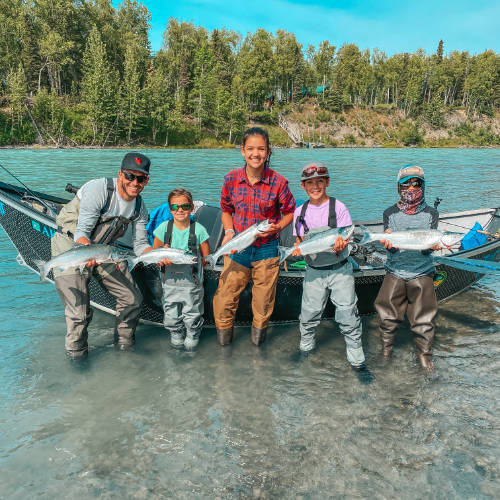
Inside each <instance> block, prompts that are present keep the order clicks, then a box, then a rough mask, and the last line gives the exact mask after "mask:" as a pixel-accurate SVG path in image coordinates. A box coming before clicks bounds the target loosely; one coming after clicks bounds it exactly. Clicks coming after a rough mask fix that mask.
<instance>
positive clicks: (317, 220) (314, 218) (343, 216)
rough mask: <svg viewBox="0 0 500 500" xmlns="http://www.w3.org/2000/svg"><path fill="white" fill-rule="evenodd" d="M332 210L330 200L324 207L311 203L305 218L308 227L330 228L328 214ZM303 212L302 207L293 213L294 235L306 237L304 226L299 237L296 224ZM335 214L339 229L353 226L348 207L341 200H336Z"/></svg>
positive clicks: (300, 229)
mask: <svg viewBox="0 0 500 500" xmlns="http://www.w3.org/2000/svg"><path fill="white" fill-rule="evenodd" d="M329 209H330V200H328V201H325V203H323V204H322V205H319V206H315V205H313V204H312V203H309V205H308V206H307V210H306V215H305V217H304V219H305V221H306V224H307V227H308V228H309V229H312V228H313V227H325V226H328V214H329ZM301 211H302V205H300V207H297V208H296V209H295V212H294V213H293V235H294V236H304V226H303V225H302V224H300V226H299V234H298V235H297V233H296V231H295V222H296V221H297V217H298V216H299V215H300V212H301ZM335 212H336V213H337V227H346V226H351V225H352V219H351V214H350V213H349V210H347V207H346V206H345V205H344V204H343V203H342V202H341V201H339V200H335Z"/></svg>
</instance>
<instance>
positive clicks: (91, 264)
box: [76, 236, 97, 267]
mask: <svg viewBox="0 0 500 500" xmlns="http://www.w3.org/2000/svg"><path fill="white" fill-rule="evenodd" d="M76 243H78V244H79V245H85V246H87V247H88V246H89V245H90V240H89V239H88V238H86V237H85V236H80V237H79V238H78V239H77V240H76ZM94 266H97V261H96V260H95V259H92V260H89V261H88V262H87V263H86V264H85V267H94Z"/></svg>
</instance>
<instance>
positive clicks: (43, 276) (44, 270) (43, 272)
mask: <svg viewBox="0 0 500 500" xmlns="http://www.w3.org/2000/svg"><path fill="white" fill-rule="evenodd" d="M33 262H34V263H35V266H36V267H38V270H39V272H40V282H46V281H48V279H47V275H48V274H49V271H50V268H48V267H47V262H45V261H44V260H34V261H33Z"/></svg>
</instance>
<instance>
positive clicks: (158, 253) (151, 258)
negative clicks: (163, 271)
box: [127, 247, 198, 270]
mask: <svg viewBox="0 0 500 500" xmlns="http://www.w3.org/2000/svg"><path fill="white" fill-rule="evenodd" d="M163 259H169V260H171V261H172V264H196V262H197V260H198V258H197V257H196V256H195V255H192V254H190V253H187V252H185V251H184V250H180V249H178V248H164V247H162V248H156V249H155V250H151V251H149V252H146V253H143V254H142V255H139V256H138V257H130V258H129V259H127V260H128V264H129V269H131V270H132V269H133V268H134V267H135V266H136V265H137V264H139V262H142V263H144V264H157V263H158V262H160V261H161V260H163Z"/></svg>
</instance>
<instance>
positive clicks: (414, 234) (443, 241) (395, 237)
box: [359, 226, 464, 250]
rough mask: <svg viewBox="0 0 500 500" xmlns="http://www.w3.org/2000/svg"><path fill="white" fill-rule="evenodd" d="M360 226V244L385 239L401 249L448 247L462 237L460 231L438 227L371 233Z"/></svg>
mask: <svg viewBox="0 0 500 500" xmlns="http://www.w3.org/2000/svg"><path fill="white" fill-rule="evenodd" d="M360 227H361V229H362V230H363V237H362V238H361V241H360V242H359V243H360V245H366V244H367V243H371V242H373V241H380V240H386V241H390V242H391V243H392V244H393V245H394V246H395V247H397V248H399V249H401V250H428V249H429V248H432V247H433V246H435V245H440V246H444V247H450V246H452V245H454V244H455V243H458V242H459V241H460V240H461V239H462V238H463V237H464V235H463V234H462V233H454V232H452V231H440V230H439V229H409V230H408V231H394V232H393V233H385V232H384V233H373V232H370V230H369V229H367V228H366V227H364V226H360Z"/></svg>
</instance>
